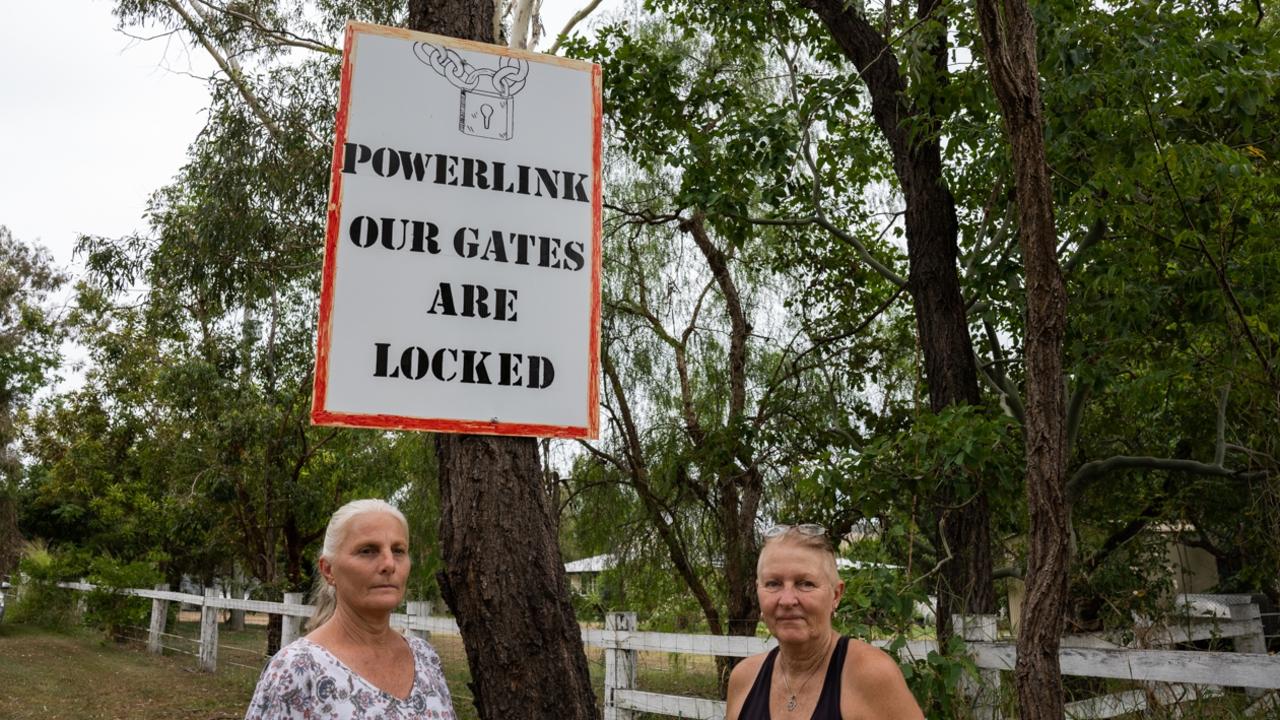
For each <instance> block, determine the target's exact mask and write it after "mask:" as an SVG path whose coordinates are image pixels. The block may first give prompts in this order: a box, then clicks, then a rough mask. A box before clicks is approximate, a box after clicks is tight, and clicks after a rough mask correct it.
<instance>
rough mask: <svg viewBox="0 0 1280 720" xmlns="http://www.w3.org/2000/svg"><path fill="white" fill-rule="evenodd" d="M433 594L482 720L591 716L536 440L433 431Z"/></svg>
mask: <svg viewBox="0 0 1280 720" xmlns="http://www.w3.org/2000/svg"><path fill="white" fill-rule="evenodd" d="M435 437H436V456H437V457H438V458H439V461H440V506H441V515H440V546H441V550H442V551H443V554H444V563H445V570H444V572H443V573H441V575H442V577H441V579H440V580H441V581H440V589H441V594H442V595H443V596H444V600H445V602H446V603H448V605H449V608H450V609H451V610H452V611H453V614H454V615H455V616H456V617H457V619H458V627H459V629H460V630H461V632H462V640H463V644H464V645H465V646H466V650H467V662H468V664H469V665H470V667H471V677H472V682H471V691H472V693H473V696H474V697H475V704H476V709H477V710H478V711H479V714H480V717H481V718H484V719H485V720H498V719H504V720H505V718H534V719H539V720H541V719H545V720H562V719H563V720H576V719H579V718H581V719H583V720H585V719H586V718H598V717H599V713H598V711H597V710H596V700H595V695H594V694H593V693H592V690H591V678H590V676H589V674H588V671H587V659H586V655H585V654H584V653H583V650H582V633H581V631H580V630H579V628H578V623H577V620H576V619H575V617H574V613H573V606H572V605H571V604H570V601H569V585H568V582H567V580H566V579H565V575H564V565H563V563H561V561H560V554H559V552H558V551H557V549H556V548H557V542H556V536H555V532H554V526H555V525H554V522H553V521H552V519H551V514H552V511H551V508H550V507H549V504H548V502H547V494H546V492H544V491H543V487H542V483H541V480H542V476H541V470H540V468H539V466H538V453H537V441H535V440H534V439H532V438H497V437H486V436H477V435H436V436H435Z"/></svg>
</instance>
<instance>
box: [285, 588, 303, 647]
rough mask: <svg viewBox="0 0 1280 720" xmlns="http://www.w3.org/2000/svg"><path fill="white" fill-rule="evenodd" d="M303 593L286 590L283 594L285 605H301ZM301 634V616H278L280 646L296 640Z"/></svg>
mask: <svg viewBox="0 0 1280 720" xmlns="http://www.w3.org/2000/svg"><path fill="white" fill-rule="evenodd" d="M305 595H306V594H305V593H300V592H287V593H285V594H284V604H285V605H301V604H302V599H303V597H305ZM301 635H302V618H301V617H300V616H298V615H281V616H280V647H284V646H285V645H288V644H289V643H291V642H293V641H294V640H297V639H298V638H299V637H300V636H301Z"/></svg>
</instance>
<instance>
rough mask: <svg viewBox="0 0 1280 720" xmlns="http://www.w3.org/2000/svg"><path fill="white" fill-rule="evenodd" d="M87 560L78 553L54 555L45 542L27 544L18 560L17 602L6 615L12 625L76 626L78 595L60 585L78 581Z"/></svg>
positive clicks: (53, 627) (54, 627) (54, 628)
mask: <svg viewBox="0 0 1280 720" xmlns="http://www.w3.org/2000/svg"><path fill="white" fill-rule="evenodd" d="M83 573H84V561H83V557H81V556H80V555H79V554H78V553H75V552H54V551H52V550H50V549H49V548H48V547H46V546H45V545H44V543H40V542H34V543H27V545H26V546H25V547H24V548H23V552H22V559H21V560H20V561H18V576H17V577H18V582H17V583H15V584H16V585H17V586H18V587H17V588H15V590H16V596H17V597H16V599H15V600H14V602H13V604H12V605H11V606H10V607H9V609H8V612H7V615H8V616H9V620H10V621H11V622H16V623H25V624H28V625H36V626H39V627H43V628H47V629H51V630H62V629H66V628H68V627H70V626H71V625H72V624H74V622H75V620H76V618H75V609H76V595H77V593H76V592H75V591H74V590H66V589H63V588H60V587H58V583H60V582H67V581H71V580H75V579H77V578H79V577H80V576H81V575H83Z"/></svg>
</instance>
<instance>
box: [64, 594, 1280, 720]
mask: <svg viewBox="0 0 1280 720" xmlns="http://www.w3.org/2000/svg"><path fill="white" fill-rule="evenodd" d="M62 587H65V588H68V589H72V590H80V591H90V590H93V589H95V588H94V586H93V585H90V584H88V583H63V584H62ZM119 592H121V593H123V594H126V595H133V596H136V597H141V598H150V599H151V600H152V603H151V625H150V630H149V634H148V641H147V647H148V649H150V650H151V651H152V652H156V653H158V652H160V651H161V636H162V635H163V634H164V632H165V619H166V618H167V616H168V604H169V603H170V602H181V603H188V604H191V605H197V606H199V607H200V608H201V623H200V652H199V664H200V667H201V668H202V669H204V670H207V671H210V672H212V671H214V670H215V669H216V668H217V663H218V623H217V613H218V611H219V610H223V609H227V610H246V611H249V612H257V613H266V614H273V615H281V616H283V624H282V632H281V644H282V645H283V644H286V643H289V642H292V641H293V639H295V638H296V637H298V635H299V634H300V625H301V621H302V620H303V619H305V618H309V617H310V616H311V614H312V612H313V611H314V607H312V606H310V605H304V604H302V594H301V593H286V594H285V597H284V600H285V601H284V602H268V601H262V600H240V599H235V598H224V597H221V596H220V593H219V592H217V591H215V590H211V589H210V590H206V591H205V593H204V595H203V596H201V595H192V594H187V593H179V592H172V591H170V590H168V589H166V588H164V587H163V586H157V587H156V589H153V590H145V589H128V590H120V591H119ZM1181 603H1182V606H1183V609H1184V610H1185V611H1186V615H1185V616H1183V617H1182V618H1181V620H1182V621H1181V622H1180V623H1179V624H1178V625H1176V626H1171V625H1150V626H1146V627H1140V628H1138V629H1137V631H1135V633H1134V635H1133V638H1132V640H1130V641H1129V642H1127V643H1122V642H1119V641H1118V640H1117V639H1116V638H1109V637H1107V636H1104V635H1101V634H1094V635H1075V636H1068V637H1066V638H1064V639H1063V641H1062V649H1061V651H1060V654H1059V658H1060V662H1061V666H1062V673H1063V674H1064V675H1074V676H1081V677H1093V678H1111V679H1117V680H1130V681H1138V682H1141V683H1162V685H1160V686H1151V685H1148V686H1147V689H1146V690H1136V691H1128V692H1120V693H1114V694H1111V695H1105V696H1102V697H1097V698H1091V699H1088V700H1082V701H1078V702H1074V703H1071V704H1070V705H1068V706H1067V716H1068V717H1071V718H1077V719H1079V720H1083V719H1085V718H1111V717H1116V716H1119V715H1122V714H1125V713H1131V712H1137V711H1140V710H1142V709H1144V708H1146V707H1147V705H1148V703H1149V702H1151V701H1152V700H1154V701H1155V702H1159V703H1161V704H1171V703H1176V702H1179V701H1182V700H1186V699H1195V698H1199V697H1205V696H1210V695H1214V694H1220V693H1221V692H1222V690H1223V688H1224V687H1238V688H1247V689H1248V690H1249V692H1250V694H1251V695H1261V694H1262V692H1263V691H1265V690H1278V689H1280V656H1277V655H1268V654H1267V653H1266V641H1265V636H1264V634H1263V627H1262V622H1261V619H1260V615H1259V610H1258V606H1257V605H1256V604H1253V603H1252V602H1251V601H1250V598H1249V596H1248V595H1212V596H1211V595H1187V596H1182V598H1181ZM408 609H409V611H410V612H409V613H408V614H399V613H397V614H393V615H392V617H391V624H392V625H393V626H395V627H398V628H402V629H405V630H408V631H410V632H413V633H442V634H448V635H457V634H458V625H457V622H455V621H454V620H453V619H452V618H443V617H431V616H430V606H429V604H428V603H416V602H411V603H409V607H408ZM956 628H957V631H958V632H959V633H960V634H961V635H962V636H963V637H964V638H965V640H966V641H967V642H968V648H969V654H970V656H971V657H972V658H973V660H974V664H975V665H977V667H978V668H979V671H980V675H981V682H979V683H972V682H971V683H969V685H968V686H967V687H966V688H965V691H966V694H967V695H968V696H969V698H970V700H971V704H972V707H973V711H974V712H973V714H974V717H975V718H979V719H994V718H998V717H999V714H998V711H997V709H996V706H995V704H996V696H997V695H998V690H999V683H1000V672H1002V671H1012V670H1013V667H1014V661H1015V659H1016V649H1015V646H1014V645H1013V643H1010V642H998V641H997V640H996V619H995V617H994V616H978V617H957V618H956ZM1207 639H1230V640H1231V641H1232V642H1233V644H1234V647H1235V652H1206V651H1192V650H1161V649H1146V648H1144V647H1141V646H1164V647H1168V646H1172V645H1175V644H1178V643H1185V642H1191V641H1197V640H1207ZM582 641H583V643H584V644H586V645H588V646H591V647H598V648H602V649H603V650H604V661H605V685H604V720H632V719H633V718H634V717H635V716H636V713H637V712H648V713H658V714H663V715H668V716H673V717H681V718H699V719H703V720H722V718H723V717H724V711H725V710H724V709H725V705H724V703H723V702H720V701H718V700H708V699H700V698H689V697H682V696H677V695H663V694H659V693H652V692H645V691H642V690H639V689H638V688H637V687H636V668H637V666H638V660H639V653H642V652H662V653H685V654H692V655H715V656H724V657H746V656H748V655H754V654H756V653H760V652H764V651H766V650H768V649H770V648H771V647H773V646H774V645H775V644H776V641H774V640H769V641H765V640H763V639H760V638H755V637H734V636H724V635H690V634H681V633H659V632H641V631H638V630H637V629H636V617H635V614H634V613H609V614H608V615H607V617H606V621H605V627H604V629H596V628H583V630H582ZM876 642H877V644H879V645H881V646H884V645H887V644H888V642H889V641H887V640H883V641H876ZM936 649H937V645H936V643H934V642H933V641H932V640H917V641H912V642H909V643H907V644H906V646H905V647H903V648H902V649H901V650H900V655H901V656H902V659H908V660H909V659H924V658H926V657H928V654H929V653H930V652H933V651H936ZM1274 698H1275V695H1274V694H1273V695H1272V696H1271V697H1270V698H1269V699H1266V700H1263V701H1262V702H1264V703H1272V704H1274ZM1259 707H1261V703H1260V704H1259Z"/></svg>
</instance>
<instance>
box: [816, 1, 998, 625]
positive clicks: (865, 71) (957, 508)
mask: <svg viewBox="0 0 1280 720" xmlns="http://www.w3.org/2000/svg"><path fill="white" fill-rule="evenodd" d="M938 2H939V0H921V1H920V2H919V3H918V6H917V16H918V17H924V16H926V15H930V14H932V13H933V12H934V9H935V6H936V5H937V4H938ZM801 4H803V5H804V6H806V7H808V8H810V9H811V10H813V11H814V12H815V13H816V14H817V15H818V17H819V18H820V19H821V20H822V21H823V23H824V24H825V25H826V26H827V29H828V30H829V31H830V33H831V36H832V38H833V39H834V40H835V41H836V44H837V45H838V46H839V47H840V49H841V51H842V52H843V53H844V55H845V57H847V58H848V59H849V60H850V61H852V62H853V64H854V65H855V66H856V67H857V68H858V73H859V75H860V76H861V77H862V80H863V82H864V83H866V86H867V90H868V91H869V92H870V94H871V114H872V117H873V118H874V119H875V121H876V125H877V127H879V128H880V132H881V133H882V134H883V135H884V137H885V139H886V140H887V141H888V143H889V148H890V151H891V152H892V154H893V168H894V173H895V174H896V175H897V177H898V182H899V183H900V184H901V185H902V193H903V195H904V197H905V200H906V217H905V223H906V233H907V260H908V263H909V267H910V274H909V277H908V289H909V290H910V292H911V297H912V300H913V302H914V305H915V312H916V330H917V333H918V334H919V338H920V347H921V352H922V353H923V355H924V365H925V368H924V369H925V380H926V381H927V382H928V385H929V407H930V408H931V409H932V410H933V412H940V411H941V410H942V409H943V408H945V407H947V406H948V405H955V404H964V405H976V404H978V403H979V402H980V401H981V397H982V396H981V393H980V392H979V389H978V373H977V366H976V365H975V363H974V356H973V342H972V340H971V338H970V337H969V323H968V319H967V318H966V314H965V305H964V298H963V297H962V296H961V293H960V274H959V271H958V269H957V263H956V261H957V257H958V249H957V245H956V237H957V235H958V232H959V229H958V228H959V226H958V223H957V220H956V207H955V199H954V198H953V197H952V195H951V190H950V189H949V188H948V187H947V182H946V178H945V177H944V176H943V173H942V149H941V146H940V145H939V142H938V140H937V138H936V137H935V136H934V134H933V133H930V132H926V131H925V130H926V129H927V126H928V125H931V124H936V118H933V117H932V116H931V114H930V112H929V108H924V109H921V108H917V107H914V106H913V105H912V104H911V103H910V101H909V100H908V99H907V97H906V89H907V88H906V81H905V80H904V79H903V77H902V74H901V73H900V72H899V64H898V58H897V56H896V55H895V54H894V52H893V48H892V47H890V45H889V44H888V42H887V41H886V40H885V38H884V36H883V35H882V34H881V33H880V30H878V29H877V28H875V27H874V26H873V25H872V24H871V23H870V21H869V20H868V19H867V17H866V16H865V15H864V14H863V13H862V11H861V10H859V9H858V8H857V7H856V5H855V6H850V4H849V3H848V2H847V1H846V0H801ZM936 19H938V20H944V19H945V18H943V17H942V16H937V18H936ZM929 51H930V52H931V53H932V54H933V56H934V58H935V63H934V65H935V71H936V72H937V73H939V81H940V82H942V81H944V80H945V71H946V42H945V30H944V31H943V32H942V33H941V35H940V36H939V37H937V38H935V40H934V42H933V44H932V46H931V47H930V48H929ZM913 126H916V127H915V128H914V129H915V130H916V131H917V132H915V133H914V134H913ZM931 502H932V506H933V510H934V517H935V522H936V525H935V528H934V535H933V539H934V543H935V545H937V549H938V554H939V558H940V560H941V563H942V567H941V570H940V572H939V574H938V580H937V593H938V607H937V608H936V610H937V625H938V638H939V640H940V641H942V642H943V643H944V644H945V641H946V638H947V637H949V636H950V635H951V615H952V613H961V612H963V613H972V614H993V613H995V611H996V598H995V587H994V584H993V580H992V578H991V572H992V560H991V527H990V526H991V513H990V510H989V509H988V503H987V494H986V489H985V488H982V487H981V486H979V488H978V489H977V491H976V492H975V493H974V494H973V495H972V496H968V497H959V496H957V495H956V494H955V492H954V490H953V488H951V487H949V486H944V487H943V488H942V489H941V490H940V492H939V493H937V494H936V495H935V497H933V498H932V500H931Z"/></svg>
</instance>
